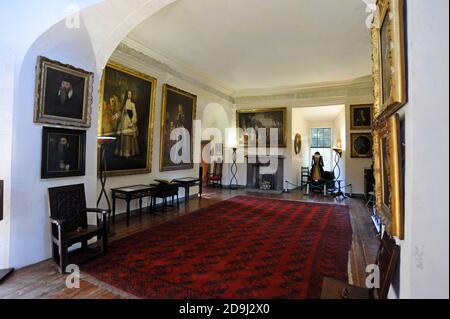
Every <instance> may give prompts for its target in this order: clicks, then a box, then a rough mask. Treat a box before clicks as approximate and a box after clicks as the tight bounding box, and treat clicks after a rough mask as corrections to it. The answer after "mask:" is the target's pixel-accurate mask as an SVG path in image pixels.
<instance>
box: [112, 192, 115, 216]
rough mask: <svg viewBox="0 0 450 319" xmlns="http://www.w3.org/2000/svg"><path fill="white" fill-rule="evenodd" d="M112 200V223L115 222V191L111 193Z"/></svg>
mask: <svg viewBox="0 0 450 319" xmlns="http://www.w3.org/2000/svg"><path fill="white" fill-rule="evenodd" d="M112 200H113V203H112V214H113V215H112V220H113V223H115V222H116V194H115V193H113V196H112Z"/></svg>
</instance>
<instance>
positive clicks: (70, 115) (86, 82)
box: [34, 56, 94, 127]
mask: <svg viewBox="0 0 450 319" xmlns="http://www.w3.org/2000/svg"><path fill="white" fill-rule="evenodd" d="M36 74H37V76H36V77H37V78H36V95H35V108H34V121H35V122H36V123H47V124H57V125H64V126H77V127H90V126H91V109H92V108H91V106H92V89H93V78H94V75H93V73H91V72H87V71H84V70H82V69H78V68H75V67H73V66H70V65H67V64H62V63H60V62H57V61H53V60H49V59H47V58H45V57H42V56H39V57H38V63H37V68H36Z"/></svg>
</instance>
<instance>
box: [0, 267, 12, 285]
mask: <svg viewBox="0 0 450 319" xmlns="http://www.w3.org/2000/svg"><path fill="white" fill-rule="evenodd" d="M13 271H14V268H9V269H0V284H1V283H2V282H3V281H4V280H6V277H8V276H9V275H11V274H12V273H13Z"/></svg>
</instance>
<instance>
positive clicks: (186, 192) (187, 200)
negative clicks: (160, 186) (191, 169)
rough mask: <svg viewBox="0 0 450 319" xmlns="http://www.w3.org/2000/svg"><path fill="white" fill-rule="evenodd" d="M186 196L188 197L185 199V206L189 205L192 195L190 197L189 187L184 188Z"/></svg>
mask: <svg viewBox="0 0 450 319" xmlns="http://www.w3.org/2000/svg"><path fill="white" fill-rule="evenodd" d="M184 194H185V195H184V196H185V197H186V198H185V201H186V202H185V204H186V205H189V197H190V195H189V187H185V188H184Z"/></svg>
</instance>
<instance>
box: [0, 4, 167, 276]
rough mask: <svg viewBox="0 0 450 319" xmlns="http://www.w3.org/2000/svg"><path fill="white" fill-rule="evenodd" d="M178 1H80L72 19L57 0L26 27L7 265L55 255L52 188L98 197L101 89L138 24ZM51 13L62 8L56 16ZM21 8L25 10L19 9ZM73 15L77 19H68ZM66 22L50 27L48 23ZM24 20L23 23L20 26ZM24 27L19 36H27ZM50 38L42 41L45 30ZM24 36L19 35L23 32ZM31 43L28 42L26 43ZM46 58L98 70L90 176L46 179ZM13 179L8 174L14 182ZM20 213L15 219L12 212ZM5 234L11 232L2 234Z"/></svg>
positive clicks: (4, 237)
mask: <svg viewBox="0 0 450 319" xmlns="http://www.w3.org/2000/svg"><path fill="white" fill-rule="evenodd" d="M174 1H175V0H131V1H120V0H104V1H100V0H97V1H96V0H85V1H79V3H80V4H79V9H80V11H79V12H78V13H70V12H68V11H67V7H65V5H64V4H60V3H58V2H57V1H54V0H46V1H41V2H40V3H39V5H40V8H41V9H42V12H41V13H40V12H39V10H38V9H36V11H35V12H34V13H35V15H34V16H33V19H34V20H33V19H31V18H30V19H31V20H30V22H29V23H28V24H25V25H23V26H22V29H27V28H28V29H30V28H31V29H33V30H32V31H29V33H30V36H29V37H26V36H24V37H22V38H20V35H18V39H20V40H19V41H18V42H19V43H16V44H15V53H14V57H15V61H13V62H12V63H14V64H15V65H16V67H15V72H14V75H13V76H12V79H11V80H12V81H13V82H14V85H13V86H12V87H11V90H10V94H11V95H13V96H14V98H13V99H12V103H11V105H10V107H9V109H10V111H11V113H12V114H11V118H10V121H11V123H10V124H11V130H10V132H9V134H8V138H9V139H10V144H11V149H12V157H11V158H10V159H9V161H10V162H9V163H6V164H9V165H10V167H11V169H10V176H9V178H10V185H8V186H10V189H11V192H10V193H9V194H7V196H8V198H6V202H7V205H6V206H7V208H6V211H5V222H4V223H3V225H2V226H1V227H4V228H5V231H4V232H3V231H2V234H1V235H0V240H1V242H2V243H3V242H4V243H5V245H3V244H2V246H4V247H2V248H1V250H2V251H0V266H2V267H3V266H4V267H8V266H10V267H16V268H20V267H24V266H27V265H29V264H33V263H36V262H39V261H41V260H44V259H47V258H48V257H49V256H50V254H51V252H50V239H49V237H48V236H47V235H48V234H49V227H50V225H49V223H48V203H47V189H48V188H49V187H53V186H60V185H67V184H71V183H84V184H85V186H86V190H87V195H88V201H89V202H90V203H94V202H95V197H96V193H97V160H96V157H97V156H96V154H97V141H96V137H97V117H98V114H97V108H96V107H95V105H97V104H98V89H97V88H98V87H99V83H100V78H101V73H102V69H103V68H104V66H105V65H106V63H107V61H108V59H109V57H110V56H111V54H112V53H113V51H114V50H115V49H116V47H117V46H118V44H119V43H120V41H121V40H122V39H123V38H124V37H125V36H126V35H127V34H128V33H129V32H130V31H131V30H132V29H133V28H135V27H136V26H137V25H138V24H140V23H141V22H142V21H144V20H145V19H147V18H148V17H150V16H151V15H152V14H154V13H155V12H157V11H158V10H160V9H162V8H163V7H165V6H167V5H169V4H171V3H172V2H174ZM46 8H58V10H59V11H58V10H56V9H55V11H57V12H53V13H54V14H53V15H52V16H51V17H49V15H46V14H45V9H46ZM16 9H18V8H16ZM67 14H69V18H67V17H66V15H67ZM52 20H53V21H58V20H59V22H57V23H56V24H54V25H53V26H50V27H49V26H48V21H52ZM19 22H20V21H19ZM22 29H21V28H20V25H19V31H21V32H23V33H24V34H26V33H27V32H26V31H24V30H22ZM39 29H41V30H42V32H41V34H40V35H39V31H37V30H39ZM21 32H18V33H19V34H20V33H21ZM22 40H23V43H20V41H22ZM39 55H42V56H46V57H48V58H50V59H54V60H58V61H61V62H63V63H67V64H71V65H74V66H77V67H79V68H83V69H85V70H89V71H91V72H94V74H95V81H94V92H93V105H94V107H93V112H92V126H91V127H90V128H89V129H88V130H87V149H86V152H87V162H86V176H84V177H79V178H66V179H63V180H46V181H43V180H41V178H40V174H39V171H40V157H41V143H42V141H41V139H42V137H41V136H42V125H39V124H35V123H33V119H32V114H33V105H34V93H35V66H36V60H37V57H38V56H39ZM7 177H8V176H7ZM12 212H14V213H12ZM2 230H3V229H2Z"/></svg>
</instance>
